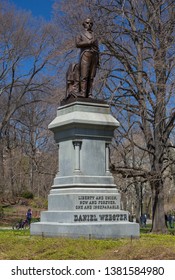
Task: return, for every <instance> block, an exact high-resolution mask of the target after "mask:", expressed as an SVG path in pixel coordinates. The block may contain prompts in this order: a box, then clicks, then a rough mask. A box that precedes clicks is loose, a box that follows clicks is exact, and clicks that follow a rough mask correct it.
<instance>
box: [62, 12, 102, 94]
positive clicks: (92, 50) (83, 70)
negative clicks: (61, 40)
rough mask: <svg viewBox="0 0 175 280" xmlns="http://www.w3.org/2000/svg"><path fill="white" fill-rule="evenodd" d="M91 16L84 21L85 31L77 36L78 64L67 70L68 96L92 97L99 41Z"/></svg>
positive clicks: (97, 62)
mask: <svg viewBox="0 0 175 280" xmlns="http://www.w3.org/2000/svg"><path fill="white" fill-rule="evenodd" d="M92 26H93V21H92V19H91V18H90V17H88V18H86V19H85V20H84V22H83V27H84V32H82V33H81V34H80V35H79V36H77V37H76V40H75V42H76V47H77V48H80V59H79V63H78V64H71V65H70V66H69V69H68V72H67V97H68V96H70V95H73V96H74V97H92V85H93V80H94V77H95V75H96V70H97V66H98V64H99V49H98V41H97V39H96V38H95V35H94V32H93V30H92Z"/></svg>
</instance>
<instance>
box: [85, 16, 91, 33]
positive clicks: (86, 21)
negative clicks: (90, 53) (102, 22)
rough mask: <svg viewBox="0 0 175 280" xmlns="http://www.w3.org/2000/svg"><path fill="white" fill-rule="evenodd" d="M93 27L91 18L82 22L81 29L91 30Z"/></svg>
mask: <svg viewBox="0 0 175 280" xmlns="http://www.w3.org/2000/svg"><path fill="white" fill-rule="evenodd" d="M92 26H93V20H92V18H91V17H87V18H86V19H85V20H84V21H83V27H84V28H85V29H87V30H91V29H92Z"/></svg>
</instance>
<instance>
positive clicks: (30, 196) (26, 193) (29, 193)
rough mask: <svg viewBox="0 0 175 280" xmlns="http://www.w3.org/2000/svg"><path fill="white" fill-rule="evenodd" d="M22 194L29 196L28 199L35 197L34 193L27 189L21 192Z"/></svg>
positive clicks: (24, 196) (25, 196)
mask: <svg viewBox="0 0 175 280" xmlns="http://www.w3.org/2000/svg"><path fill="white" fill-rule="evenodd" d="M21 196H22V197H23V198H27V199H33V198H34V194H33V193H32V192H29V191H25V192H23V193H22V194H21Z"/></svg>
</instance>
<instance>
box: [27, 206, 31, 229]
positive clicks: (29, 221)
mask: <svg viewBox="0 0 175 280" xmlns="http://www.w3.org/2000/svg"><path fill="white" fill-rule="evenodd" d="M26 219H27V222H28V224H29V225H30V224H31V220H32V210H31V209H28V211H27V213H26Z"/></svg>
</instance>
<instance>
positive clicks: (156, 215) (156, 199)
mask: <svg viewBox="0 0 175 280" xmlns="http://www.w3.org/2000/svg"><path fill="white" fill-rule="evenodd" d="M151 189H152V209H153V210H152V213H153V217H152V229H151V232H153V233H166V232H167V227H166V223H165V211H164V189H163V181H162V180H161V179H157V180H155V181H154V182H152V183H151Z"/></svg>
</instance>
